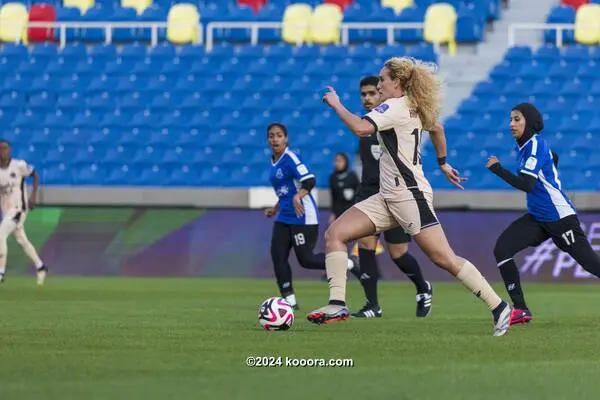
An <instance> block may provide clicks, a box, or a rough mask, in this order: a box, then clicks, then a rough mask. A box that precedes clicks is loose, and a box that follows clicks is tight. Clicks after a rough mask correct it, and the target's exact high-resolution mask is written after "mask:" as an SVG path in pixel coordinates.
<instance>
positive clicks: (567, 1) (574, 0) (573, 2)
mask: <svg viewBox="0 0 600 400" xmlns="http://www.w3.org/2000/svg"><path fill="white" fill-rule="evenodd" d="M589 2H590V1H589V0H561V4H563V5H565V6H569V7H571V8H574V9H575V10H577V9H579V8H580V7H581V6H583V5H585V4H587V3H589Z"/></svg>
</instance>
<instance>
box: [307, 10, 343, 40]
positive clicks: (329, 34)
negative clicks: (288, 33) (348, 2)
mask: <svg viewBox="0 0 600 400" xmlns="http://www.w3.org/2000/svg"><path fill="white" fill-rule="evenodd" d="M343 18H344V16H343V14H342V10H341V9H340V7H338V6H337V5H335V4H321V5H319V6H317V8H315V11H314V13H313V14H312V16H311V18H310V28H309V31H308V41H309V42H311V43H318V44H332V43H335V44H338V43H339V42H340V30H341V25H342V19H343Z"/></svg>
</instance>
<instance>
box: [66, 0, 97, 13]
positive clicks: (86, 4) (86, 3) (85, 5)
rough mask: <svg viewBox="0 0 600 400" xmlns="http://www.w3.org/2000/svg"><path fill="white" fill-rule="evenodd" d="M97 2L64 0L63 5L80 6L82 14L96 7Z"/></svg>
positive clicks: (91, 0)
mask: <svg viewBox="0 0 600 400" xmlns="http://www.w3.org/2000/svg"><path fill="white" fill-rule="evenodd" d="M95 4H96V2H95V0H63V7H65V8H71V7H72V8H78V9H79V11H81V14H85V13H86V12H87V10H89V9H90V8H92V7H94V6H95Z"/></svg>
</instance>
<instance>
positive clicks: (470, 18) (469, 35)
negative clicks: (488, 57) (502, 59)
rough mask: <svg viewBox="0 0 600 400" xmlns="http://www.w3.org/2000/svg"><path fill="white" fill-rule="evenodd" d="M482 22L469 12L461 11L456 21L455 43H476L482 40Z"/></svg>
mask: <svg viewBox="0 0 600 400" xmlns="http://www.w3.org/2000/svg"><path fill="white" fill-rule="evenodd" d="M483 35H484V22H483V21H482V20H481V19H480V18H479V17H478V16H477V15H476V14H475V13H474V12H471V11H469V10H464V9H463V10H461V11H459V13H458V16H457V19H456V41H457V42H458V43H477V42H480V41H482V40H483Z"/></svg>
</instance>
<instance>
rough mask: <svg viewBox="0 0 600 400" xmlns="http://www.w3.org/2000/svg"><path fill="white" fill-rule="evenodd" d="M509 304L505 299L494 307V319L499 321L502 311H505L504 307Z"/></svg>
mask: <svg viewBox="0 0 600 400" xmlns="http://www.w3.org/2000/svg"><path fill="white" fill-rule="evenodd" d="M506 306H507V304H506V302H505V301H502V302H501V303H500V304H499V305H498V307H496V308H494V309H493V310H492V315H493V316H494V321H498V318H500V313H501V312H502V311H504V308H505V307H506Z"/></svg>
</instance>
